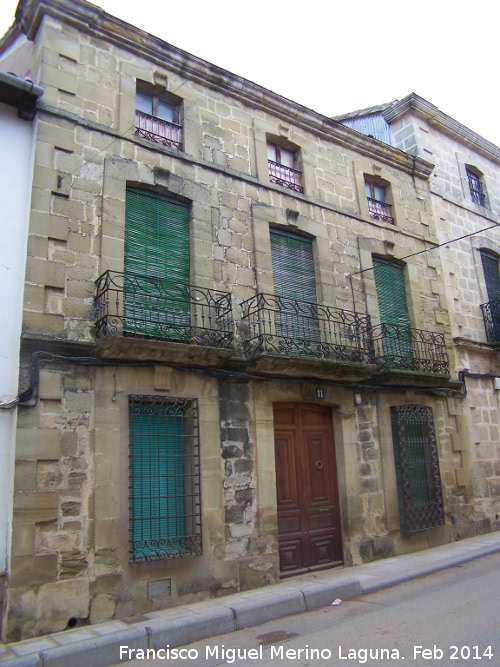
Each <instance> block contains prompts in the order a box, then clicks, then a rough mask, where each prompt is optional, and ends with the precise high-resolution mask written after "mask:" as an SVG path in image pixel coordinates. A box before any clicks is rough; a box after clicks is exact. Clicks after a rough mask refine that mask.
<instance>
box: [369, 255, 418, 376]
mask: <svg viewBox="0 0 500 667" xmlns="http://www.w3.org/2000/svg"><path fill="white" fill-rule="evenodd" d="M373 272H374V274H375V286H376V290H377V300H378V308H379V313H380V322H381V324H382V331H383V347H384V355H385V357H386V360H387V361H388V362H389V364H390V366H391V367H393V368H398V367H400V368H410V367H411V363H412V359H413V352H412V343H411V334H410V317H409V315H408V305H407V302H406V292H405V283H404V275H403V267H401V266H399V264H395V263H393V262H388V261H387V260H384V259H379V258H378V257H374V258H373Z"/></svg>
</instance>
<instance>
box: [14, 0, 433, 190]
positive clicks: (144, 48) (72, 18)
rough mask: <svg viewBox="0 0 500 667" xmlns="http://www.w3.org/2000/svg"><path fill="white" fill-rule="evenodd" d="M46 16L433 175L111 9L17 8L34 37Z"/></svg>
mask: <svg viewBox="0 0 500 667" xmlns="http://www.w3.org/2000/svg"><path fill="white" fill-rule="evenodd" d="M44 16H51V17H53V18H55V19H57V20H59V21H61V22H63V23H67V24H70V25H72V26H74V27H75V28H77V29H78V30H79V31H81V32H83V33H86V34H90V35H92V36H93V37H97V38H100V39H103V40H105V41H107V42H110V43H112V44H115V45H116V46H119V47H121V48H124V49H126V50H128V51H131V52H132V53H135V54H137V55H138V56H140V57H142V58H147V59H148V60H150V61H151V62H153V63H155V64H157V65H158V66H160V67H161V66H168V69H169V70H171V71H173V72H175V73H176V74H178V75H180V76H182V77H185V78H187V79H189V80H191V81H194V82H196V83H199V84H200V85H202V86H206V87H209V88H212V89H216V90H223V91H224V92H225V93H226V94H228V95H230V96H232V97H235V98H237V99H239V100H240V101H242V102H243V103H244V104H246V105H248V106H251V107H253V108H256V109H261V110H264V111H267V112H269V113H270V114H272V115H274V116H276V117H278V118H280V119H283V120H285V121H287V122H289V123H292V124H294V125H297V126H300V127H302V128H304V129H306V130H308V131H311V132H314V133H315V134H317V135H320V136H322V137H323V138H325V139H327V140H330V141H334V142H335V143H337V144H340V145H342V146H344V147H347V148H351V149H353V150H356V151H358V152H359V153H361V154H362V155H364V156H365V157H368V158H370V159H373V160H377V161H381V162H384V163H386V164H388V165H390V166H393V167H395V168H396V169H400V170H402V171H405V172H406V173H409V174H412V175H414V176H418V177H420V178H424V179H428V177H429V176H430V174H431V173H432V170H433V168H434V166H433V165H432V164H431V163H429V162H427V161H426V160H423V159H422V158H419V157H415V156H411V155H408V154H407V153H405V152H404V151H401V150H399V149H397V148H394V147H392V146H388V145H386V144H383V143H382V142H379V141H377V140H375V139H372V138H370V137H367V136H365V135H363V134H361V133H359V132H356V131H355V130H352V129H351V128H348V127H346V126H344V125H342V124H341V123H339V122H338V121H336V120H334V119H332V118H328V117H327V116H323V115H322V114H319V113H317V112H315V111H312V110H311V109H307V108H306V107H304V106H302V105H300V104H297V103H296V102H293V101H291V100H288V99H287V98H285V97H282V96H280V95H277V94H276V93H274V92H272V91H270V90H268V89H266V88H263V87H262V86H259V85H257V84H255V83H253V82H252V81H249V80H247V79H244V78H243V77H240V76H238V75H235V74H232V73H231V72H228V71H227V70H224V69H222V68H220V67H217V66H216V65H212V64H211V63H209V62H207V61H206V60H202V59H201V58H197V57H196V56H193V55H191V54H189V53H187V52H186V51H183V50H181V49H178V48H176V47H174V46H172V45H171V44H168V43H167V42H164V41H163V40H161V39H159V38H158V37H154V36H153V35H150V34H149V33H147V32H145V31H143V30H140V29H139V28H136V27H135V26H132V25H130V24H129V23H125V22H124V21H121V20H120V19H118V18H116V17H114V16H111V15H110V14H107V13H106V12H105V11H103V10H102V9H100V8H99V7H96V6H95V5H92V4H90V3H88V2H85V1H84V0H22V2H21V3H20V4H19V6H18V10H17V13H16V21H17V22H18V24H19V26H20V29H21V31H22V32H24V33H25V34H26V36H27V37H28V39H31V40H34V39H35V37H36V34H37V31H38V29H39V27H40V25H41V22H42V19H43V17H44Z"/></svg>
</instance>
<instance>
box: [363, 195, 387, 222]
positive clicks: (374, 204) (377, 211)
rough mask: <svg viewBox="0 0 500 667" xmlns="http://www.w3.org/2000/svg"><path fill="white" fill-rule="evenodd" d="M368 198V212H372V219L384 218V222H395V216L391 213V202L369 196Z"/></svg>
mask: <svg viewBox="0 0 500 667" xmlns="http://www.w3.org/2000/svg"><path fill="white" fill-rule="evenodd" d="M367 200H368V212H369V213H370V218H371V219H372V220H382V222H388V223H390V224H391V225H393V224H394V218H393V217H392V215H391V208H392V205H391V204H387V203H386V202H383V201H378V200H377V199H372V198H371V197H367Z"/></svg>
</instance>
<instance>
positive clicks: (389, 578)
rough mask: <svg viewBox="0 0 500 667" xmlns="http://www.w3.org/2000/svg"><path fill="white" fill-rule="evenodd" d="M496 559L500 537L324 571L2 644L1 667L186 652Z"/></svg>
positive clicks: (91, 665)
mask: <svg viewBox="0 0 500 667" xmlns="http://www.w3.org/2000/svg"><path fill="white" fill-rule="evenodd" d="M497 552H500V533H490V534H488V535H484V536H481V537H478V538H471V539H470V540H467V541H464V542H456V543H454V544H452V545H445V546H442V547H436V548H434V549H430V550H428V551H425V552H417V553H412V554H407V555H406V556H398V557H394V558H389V559H386V560H381V561H375V562H374V563H371V564H368V565H360V566H357V568H358V572H357V575H358V576H346V575H345V574H343V573H344V572H345V570H343V571H339V570H326V571H324V572H320V573H317V575H313V576H314V580H312V578H311V577H309V575H305V576H304V577H302V578H300V579H291V580H287V581H285V582H282V583H280V584H276V585H274V586H271V587H269V588H266V589H259V590H255V591H249V592H248V593H236V594H234V595H231V596H228V597H227V598H219V599H216V600H208V601H206V602H199V603H195V604H192V605H187V606H184V607H177V608H174V609H167V610H163V611H157V612H152V613H151V614H149V615H148V616H147V617H145V618H144V617H143V618H142V619H141V620H138V621H135V622H130V621H129V622H123V621H110V622H108V623H103V624H101V625H96V626H85V627H84V628H78V629H75V630H69V631H66V632H63V633H56V634H53V635H48V636H46V637H40V638H38V639H30V640H25V641H21V642H17V643H15V644H10V645H4V644H1V643H0V663H1V664H5V665H6V667H9V666H12V667H67V666H68V665H70V664H72V663H74V664H85V667H108V666H109V665H113V664H116V663H119V662H125V661H126V660H128V656H127V658H124V659H123V660H120V657H119V656H120V646H126V647H129V648H133V649H136V650H137V649H142V650H144V651H145V650H147V649H148V648H150V649H155V650H158V649H159V648H166V647H167V646H170V648H174V647H176V646H184V645H186V644H190V643H192V642H195V641H201V640H203V639H207V638H209V637H215V636H217V635H222V634H227V633H230V632H233V631H235V630H238V629H242V628H247V627H250V626H254V625H260V624H261V623H265V622H266V621H271V620H275V619H278V618H283V617H285V616H289V615H292V614H298V613H301V612H304V611H307V610H309V609H317V608H319V607H325V606H327V605H330V604H332V602H333V601H334V600H335V599H336V598H340V599H342V600H348V599H350V598H353V597H357V596H359V595H364V594H367V593H372V592H375V591H377V590H380V589H382V588H388V587H390V586H395V585H396V584H400V583H404V582H406V581H410V580H412V579H417V578H419V577H423V576H426V575H428V574H433V573H435V572H439V571H441V570H445V569H447V568H450V567H456V566H457V565H461V564H462V563H466V562H468V561H471V560H475V559H476V558H481V557H482V556H488V555H491V554H494V553H497ZM341 572H342V574H341ZM308 577H309V578H308ZM318 579H319V580H318Z"/></svg>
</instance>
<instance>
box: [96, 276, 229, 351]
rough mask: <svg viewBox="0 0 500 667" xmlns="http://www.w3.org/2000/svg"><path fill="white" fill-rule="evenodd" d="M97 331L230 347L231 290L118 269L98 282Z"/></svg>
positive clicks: (108, 334)
mask: <svg viewBox="0 0 500 667" xmlns="http://www.w3.org/2000/svg"><path fill="white" fill-rule="evenodd" d="M96 284H97V296H96V299H95V307H96V335H97V337H98V338H99V337H102V336H134V337H141V338H153V339H157V340H170V341H174V342H178V343H191V344H195V345H206V346H208V347H216V348H223V349H232V345H233V319H232V309H231V295H230V294H226V293H225V292H217V291H215V290H210V289H206V288H203V287H194V286H192V285H182V284H173V283H171V282H170V281H167V280H165V279H163V280H162V279H155V278H149V277H146V276H138V275H133V274H128V273H119V272H118V271H106V272H105V273H103V274H102V276H101V277H100V278H98V280H97V281H96Z"/></svg>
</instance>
